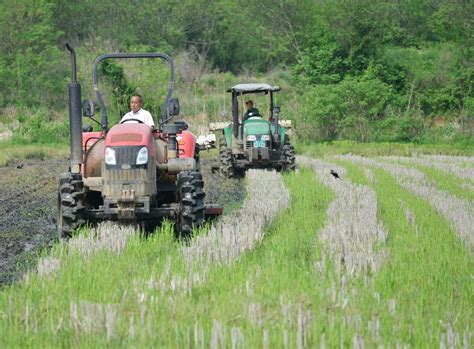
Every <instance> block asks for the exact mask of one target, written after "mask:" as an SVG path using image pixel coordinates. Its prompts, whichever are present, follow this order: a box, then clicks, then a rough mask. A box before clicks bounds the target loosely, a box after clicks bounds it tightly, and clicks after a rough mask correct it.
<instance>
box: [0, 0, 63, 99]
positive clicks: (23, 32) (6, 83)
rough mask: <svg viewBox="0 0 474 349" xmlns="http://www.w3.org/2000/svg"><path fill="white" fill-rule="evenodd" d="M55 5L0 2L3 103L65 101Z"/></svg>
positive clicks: (22, 0)
mask: <svg viewBox="0 0 474 349" xmlns="http://www.w3.org/2000/svg"><path fill="white" fill-rule="evenodd" d="M53 13H54V6H53V5H52V4H51V3H50V2H48V1H44V0H38V1H33V0H21V1H14V0H5V1H3V2H1V3H0V37H1V38H2V40H1V41H0V57H1V58H0V88H1V90H2V91H3V92H2V95H3V101H2V104H3V105H6V104H16V105H25V106H30V105H35V104H37V103H42V104H47V105H55V104H56V103H59V102H60V101H61V100H64V98H63V97H64V96H63V94H64V91H65V90H64V86H63V81H64V78H65V76H66V70H65V61H64V58H63V54H62V53H61V52H60V50H59V48H58V47H57V46H56V42H57V40H58V38H59V36H60V34H61V32H60V31H59V30H57V29H56V28H55V26H54V22H53Z"/></svg>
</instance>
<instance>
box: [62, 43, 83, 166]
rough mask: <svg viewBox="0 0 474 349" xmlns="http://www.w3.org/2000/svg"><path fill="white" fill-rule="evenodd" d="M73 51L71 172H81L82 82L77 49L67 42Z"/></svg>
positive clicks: (70, 112)
mask: <svg viewBox="0 0 474 349" xmlns="http://www.w3.org/2000/svg"><path fill="white" fill-rule="evenodd" d="M66 48H67V49H68V50H69V52H70V53H71V66H72V69H71V71H72V73H71V83H70V84H69V85H68V90H69V130H70V137H71V138H70V139H71V165H70V167H71V172H72V173H80V172H81V164H82V115H81V99H82V97H81V84H79V83H77V68H76V51H75V50H74V48H73V47H72V46H70V45H69V44H66Z"/></svg>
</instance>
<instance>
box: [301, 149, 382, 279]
mask: <svg viewBox="0 0 474 349" xmlns="http://www.w3.org/2000/svg"><path fill="white" fill-rule="evenodd" d="M297 161H298V163H299V164H300V165H304V166H308V167H311V168H312V169H313V170H314V171H315V172H316V174H317V177H318V179H319V180H320V181H321V182H322V183H323V184H324V185H326V186H328V187H330V188H331V189H332V190H333V191H334V193H335V195H336V198H335V200H334V201H333V202H332V203H331V205H330V206H329V210H328V213H327V221H326V225H325V227H324V228H323V229H322V231H321V232H320V233H319V237H320V239H321V240H322V241H324V242H326V243H327V244H328V247H329V252H330V254H331V256H332V258H333V259H334V262H335V263H336V269H337V271H338V272H341V271H345V272H347V273H349V274H357V273H359V272H361V271H370V272H376V271H377V270H378V269H379V268H380V266H381V264H382V262H383V260H384V257H385V253H384V250H382V249H380V248H379V245H380V244H381V243H383V242H385V240H386V239H387V233H386V231H385V229H384V227H383V226H382V225H381V224H380V223H379V222H378V221H377V198H376V195H375V192H374V191H373V190H372V189H371V188H369V187H368V186H365V185H358V184H354V183H351V182H350V181H349V180H348V179H347V178H345V174H346V171H345V169H344V168H342V167H339V166H337V165H333V164H330V163H326V162H323V161H321V160H316V159H311V158H308V157H304V156H299V157H298V158H297ZM330 170H335V171H336V172H337V173H338V174H339V175H340V176H341V177H342V178H343V179H341V180H339V179H335V178H334V177H332V176H331V174H330Z"/></svg>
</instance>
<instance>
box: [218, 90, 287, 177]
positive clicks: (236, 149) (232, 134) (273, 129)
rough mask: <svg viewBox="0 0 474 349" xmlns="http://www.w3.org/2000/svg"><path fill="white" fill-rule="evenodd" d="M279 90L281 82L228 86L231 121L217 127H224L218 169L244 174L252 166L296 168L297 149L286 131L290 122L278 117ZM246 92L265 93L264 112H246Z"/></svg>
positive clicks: (230, 175) (237, 174) (226, 174)
mask: <svg viewBox="0 0 474 349" xmlns="http://www.w3.org/2000/svg"><path fill="white" fill-rule="evenodd" d="M280 90H281V89H280V87H278V86H270V85H268V84H261V83H259V84H238V85H235V86H233V87H232V88H230V89H229V90H227V92H230V93H231V95H232V123H231V124H230V125H227V126H226V127H215V128H214V129H222V136H221V137H220V142H219V171H220V173H221V174H222V175H223V176H224V177H226V178H231V177H238V176H241V175H243V174H244V173H245V170H246V169H249V168H268V169H276V170H277V171H282V170H283V171H293V170H295V169H296V164H295V151H294V148H293V146H292V145H291V144H290V137H289V135H288V134H287V133H286V132H285V128H290V127H291V122H290V121H288V120H279V113H280V108H279V107H277V106H275V105H274V93H275V92H278V91H280ZM247 94H257V95H264V96H266V105H267V108H266V111H265V114H264V115H262V114H260V112H259V111H258V109H256V108H251V109H248V110H247V112H246V113H245V114H244V108H243V106H244V95H247ZM239 99H240V106H242V107H241V108H239ZM282 125H283V126H282ZM284 126H285V127H284ZM211 129H212V125H211Z"/></svg>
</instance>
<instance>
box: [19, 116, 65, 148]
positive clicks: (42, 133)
mask: <svg viewBox="0 0 474 349" xmlns="http://www.w3.org/2000/svg"><path fill="white" fill-rule="evenodd" d="M18 120H19V121H20V127H19V129H18V130H17V131H16V132H15V133H14V134H13V136H12V139H11V142H12V143H13V144H31V143H38V144H52V143H67V142H68V141H69V140H68V137H69V120H68V119H67V118H65V120H64V121H56V120H54V118H53V117H52V114H51V112H50V111H48V110H46V109H40V110H38V111H37V112H35V113H34V114H28V113H27V112H26V111H22V112H21V114H20V116H19V118H18Z"/></svg>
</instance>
